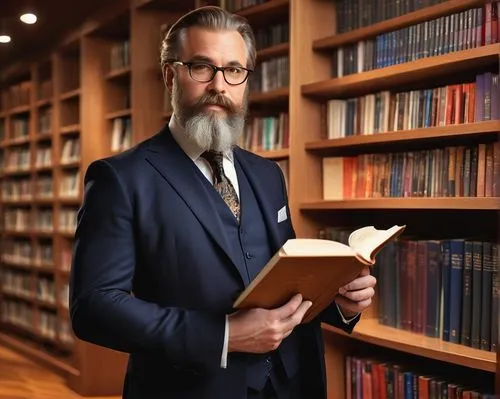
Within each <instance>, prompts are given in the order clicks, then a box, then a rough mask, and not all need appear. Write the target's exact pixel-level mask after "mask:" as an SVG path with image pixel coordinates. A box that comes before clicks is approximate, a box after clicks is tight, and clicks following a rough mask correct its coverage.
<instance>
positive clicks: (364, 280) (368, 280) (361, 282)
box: [339, 274, 377, 294]
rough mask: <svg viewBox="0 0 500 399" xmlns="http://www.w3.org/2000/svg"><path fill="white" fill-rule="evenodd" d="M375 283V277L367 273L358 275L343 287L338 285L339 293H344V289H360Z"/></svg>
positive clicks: (373, 285)
mask: <svg viewBox="0 0 500 399" xmlns="http://www.w3.org/2000/svg"><path fill="white" fill-rule="evenodd" d="M375 285H377V279H376V278H375V277H374V276H372V275H370V274H369V275H367V276H362V277H358V278H356V279H354V280H352V281H351V282H350V283H348V284H346V285H344V286H343V287H340V289H339V293H340V294H344V293H345V292H346V291H356V290H362V289H364V288H368V287H375Z"/></svg>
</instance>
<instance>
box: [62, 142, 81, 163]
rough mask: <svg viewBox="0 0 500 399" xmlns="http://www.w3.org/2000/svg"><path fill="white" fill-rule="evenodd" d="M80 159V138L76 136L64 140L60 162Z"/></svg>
mask: <svg viewBox="0 0 500 399" xmlns="http://www.w3.org/2000/svg"><path fill="white" fill-rule="evenodd" d="M78 161H80V139H79V138H78V137H76V138H71V139H68V140H66V141H65V142H64V144H63V148H62V153H61V164H67V163H72V162H78Z"/></svg>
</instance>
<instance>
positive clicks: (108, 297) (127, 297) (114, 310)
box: [70, 160, 225, 369]
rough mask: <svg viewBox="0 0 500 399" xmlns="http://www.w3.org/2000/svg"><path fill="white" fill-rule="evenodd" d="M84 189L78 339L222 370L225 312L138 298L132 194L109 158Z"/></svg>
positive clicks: (73, 297) (74, 306)
mask: <svg viewBox="0 0 500 399" xmlns="http://www.w3.org/2000/svg"><path fill="white" fill-rule="evenodd" d="M84 186H85V194H84V200H83V205H82V207H81V209H80V210H79V212H78V217H77V218H78V220H77V229H76V234H75V245H74V249H73V258H72V270H71V277H70V315H71V323H72V328H73V330H74V332H75V334H76V336H77V337H78V338H80V339H82V340H85V341H88V342H91V343H94V344H97V345H100V346H104V347H108V348H111V349H114V350H118V351H122V352H127V353H132V352H134V351H148V352H149V351H152V352H154V353H156V354H164V356H165V358H166V361H167V362H170V363H173V364H176V365H183V366H186V367H195V368H201V369H203V368H215V367H217V368H219V367H220V362H221V353H222V348H223V343H224V326H225V315H224V314H223V313H221V314H209V313H206V312H199V311H195V310H186V309H180V308H174V307H168V308H167V307H161V306H159V305H157V304H155V303H149V302H146V301H144V300H141V299H139V298H136V297H134V295H133V292H132V291H133V279H134V272H135V269H136V267H137V266H138V265H137V263H136V262H137V260H136V259H137V256H136V247H135V246H136V242H135V239H134V234H135V233H136V232H135V231H134V220H133V214H134V211H133V205H132V202H131V195H129V194H127V191H126V190H125V188H124V185H123V183H122V182H121V180H120V177H119V175H118V174H117V172H116V170H115V168H113V167H112V165H111V164H110V163H109V162H108V161H106V160H99V161H95V162H94V163H92V164H91V165H90V166H89V169H88V170H87V173H86V174H85V181H84ZM201 332H203V333H201Z"/></svg>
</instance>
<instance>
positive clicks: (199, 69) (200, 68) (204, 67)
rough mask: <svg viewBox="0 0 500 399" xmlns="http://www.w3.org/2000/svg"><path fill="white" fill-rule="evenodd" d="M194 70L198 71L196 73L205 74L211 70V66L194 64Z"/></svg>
mask: <svg viewBox="0 0 500 399" xmlns="http://www.w3.org/2000/svg"><path fill="white" fill-rule="evenodd" d="M193 69H194V70H195V71H196V72H204V71H208V70H209V69H211V68H210V66H209V65H207V64H194V65H193Z"/></svg>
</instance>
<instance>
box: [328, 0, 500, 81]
mask: <svg viewBox="0 0 500 399" xmlns="http://www.w3.org/2000/svg"><path fill="white" fill-rule="evenodd" d="M498 7H499V3H498V2H496V3H487V4H486V5H484V6H483V7H480V8H473V9H469V10H466V11H462V12H460V13H455V14H449V15H446V16H443V17H440V18H437V19H434V20H431V21H425V22H422V23H419V24H415V25H411V26H408V27H405V28H402V29H398V30H395V31H393V32H388V33H383V34H380V35H377V36H376V37H374V38H371V39H368V40H365V41H360V42H358V43H354V44H349V45H347V46H345V47H340V48H338V49H336V50H335V52H334V57H333V61H334V62H333V65H332V67H333V68H332V69H333V71H332V72H333V76H334V77H342V76H346V75H350V74H354V73H360V72H365V71H371V70H374V69H379V68H384V67H388V66H391V65H396V64H401V63H405V62H410V61H414V60H417V59H422V58H427V57H432V56H437V55H442V54H448V53H451V52H455V51H461V50H467V49H471V48H476V47H480V46H484V45H488V44H493V43H498V41H499V40H500V35H499V34H498V30H499V29H500V28H499V27H500V24H498V21H497V20H495V22H492V16H495V18H496V16H497V15H498Z"/></svg>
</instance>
